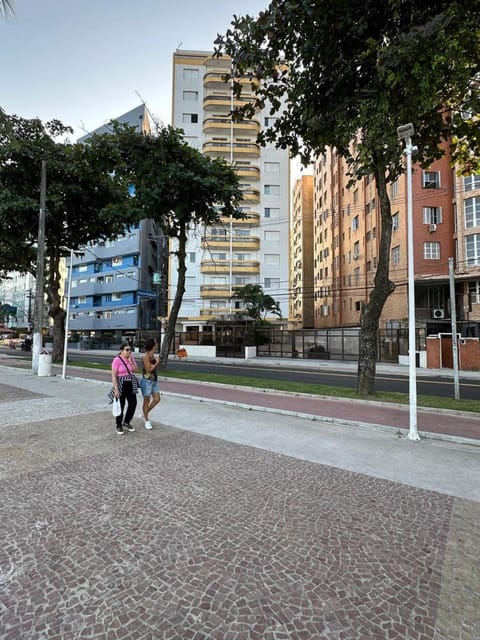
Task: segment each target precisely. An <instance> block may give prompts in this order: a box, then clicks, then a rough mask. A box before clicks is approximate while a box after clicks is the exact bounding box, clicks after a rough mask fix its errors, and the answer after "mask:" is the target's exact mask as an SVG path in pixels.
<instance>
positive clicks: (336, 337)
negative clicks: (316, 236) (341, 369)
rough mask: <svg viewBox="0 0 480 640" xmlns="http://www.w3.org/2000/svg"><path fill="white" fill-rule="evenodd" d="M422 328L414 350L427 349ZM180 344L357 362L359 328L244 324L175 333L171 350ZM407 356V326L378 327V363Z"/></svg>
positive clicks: (238, 353)
mask: <svg viewBox="0 0 480 640" xmlns="http://www.w3.org/2000/svg"><path fill="white" fill-rule="evenodd" d="M425 338H426V335H425V330H424V329H417V332H416V350H417V351H424V350H425V349H426V340H425ZM180 344H184V345H188V344H198V345H202V344H203V345H205V344H208V345H215V347H216V355H217V356H228V357H232V358H235V357H237V358H243V357H244V353H245V346H247V345H248V346H251V345H256V347H257V357H259V358H262V357H264V358H308V359H317V360H318V359H329V360H350V361H352V360H353V361H357V360H358V353H359V329H357V328H352V329H296V330H288V329H270V328H266V329H257V330H256V331H254V332H253V333H252V332H251V331H250V330H245V328H244V327H243V326H240V325H238V326H235V327H229V328H228V330H227V329H222V330H221V331H217V332H208V333H204V332H201V331H200V332H186V333H176V334H175V339H174V340H173V341H172V345H171V352H172V353H174V352H175V350H176V349H177V348H178V346H179V345H180ZM399 355H408V329H406V328H402V329H381V330H379V331H378V338H377V354H376V358H377V362H398V356H399Z"/></svg>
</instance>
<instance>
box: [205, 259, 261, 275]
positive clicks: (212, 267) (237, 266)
mask: <svg viewBox="0 0 480 640" xmlns="http://www.w3.org/2000/svg"><path fill="white" fill-rule="evenodd" d="M230 265H231V268H232V273H234V274H235V275H240V274H251V273H260V262H258V260H233V261H232V262H231V263H230V260H215V262H213V261H212V260H202V263H201V265H200V271H201V273H229V272H230Z"/></svg>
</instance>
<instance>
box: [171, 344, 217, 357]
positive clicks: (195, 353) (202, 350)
mask: <svg viewBox="0 0 480 640" xmlns="http://www.w3.org/2000/svg"><path fill="white" fill-rule="evenodd" d="M179 348H180V349H185V350H186V352H187V354H188V355H189V356H192V358H215V356H216V353H217V352H216V347H215V345H210V344H207V345H203V344H188V345H186V344H181V345H180V347H179Z"/></svg>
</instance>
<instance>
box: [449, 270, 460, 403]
mask: <svg viewBox="0 0 480 640" xmlns="http://www.w3.org/2000/svg"><path fill="white" fill-rule="evenodd" d="M448 280H449V283H450V318H451V326H452V357H453V388H454V393H455V400H460V380H459V377H458V343H457V302H456V298H455V277H454V273H453V258H449V259H448Z"/></svg>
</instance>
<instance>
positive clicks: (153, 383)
mask: <svg viewBox="0 0 480 640" xmlns="http://www.w3.org/2000/svg"><path fill="white" fill-rule="evenodd" d="M140 389H141V390H142V395H143V396H144V397H146V396H151V395H152V394H154V393H160V387H159V386H158V381H157V380H147V379H146V378H142V379H141V380H140Z"/></svg>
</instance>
